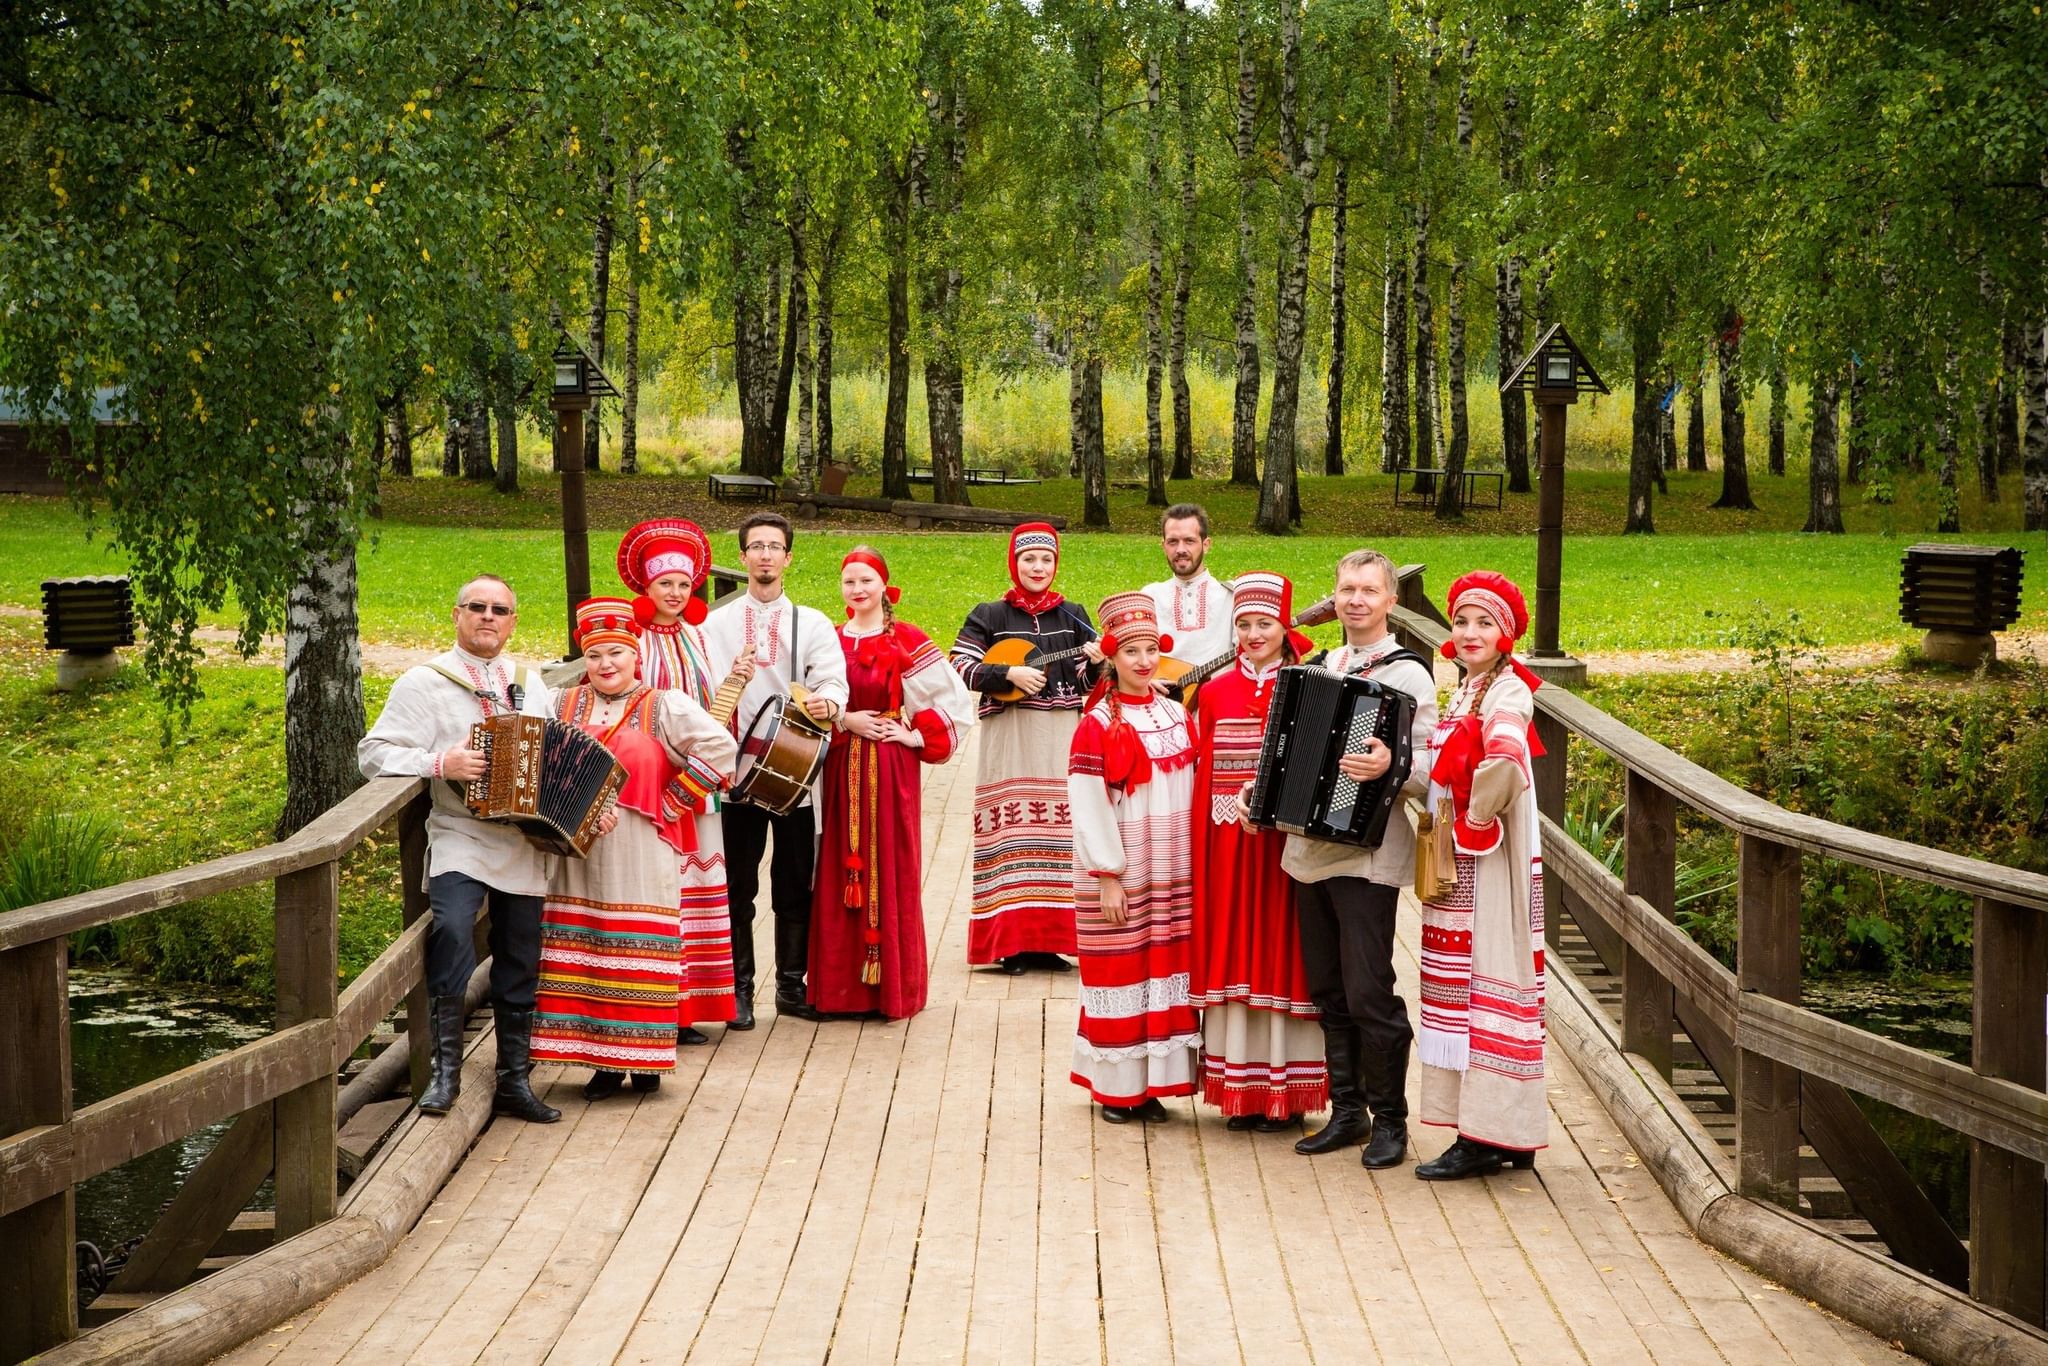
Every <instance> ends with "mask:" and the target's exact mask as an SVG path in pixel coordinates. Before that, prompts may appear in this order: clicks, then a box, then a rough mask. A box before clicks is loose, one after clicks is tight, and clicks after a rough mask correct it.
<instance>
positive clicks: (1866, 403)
mask: <svg viewBox="0 0 2048 1366" xmlns="http://www.w3.org/2000/svg"><path fill="white" fill-rule="evenodd" d="M1869 467H1870V382H1869V381H1868V380H1867V379H1866V378H1865V377H1864V367H1863V365H1861V364H1860V363H1859V364H1856V365H1855V368H1853V369H1852V370H1851V371H1850V372H1849V472H1848V479H1849V482H1850V483H1852V484H1860V483H1862V482H1863V476H1864V474H1865V473H1866V472H1867V471H1868V469H1869Z"/></svg>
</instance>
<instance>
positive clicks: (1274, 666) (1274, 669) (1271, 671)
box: [1237, 655, 1287, 688]
mask: <svg viewBox="0 0 2048 1366" xmlns="http://www.w3.org/2000/svg"><path fill="white" fill-rule="evenodd" d="M1286 666H1287V660H1286V658H1285V657H1282V658H1279V659H1275V660H1274V661H1273V662H1272V663H1271V664H1268V665H1267V666H1266V667H1265V668H1263V669H1260V668H1254V667H1253V665H1252V662H1251V661H1250V660H1249V659H1246V658H1245V657H1244V656H1243V655H1239V656H1238V657H1237V671H1238V672H1239V673H1241V674H1243V675H1244V676H1245V677H1246V678H1249V679H1250V680H1251V681H1252V682H1253V683H1255V684H1257V685H1258V686H1259V687H1262V688H1263V687H1266V686H1267V685H1269V684H1270V683H1272V681H1273V680H1274V679H1276V678H1278V677H1279V676H1280V670H1281V669H1283V668H1285V667H1286Z"/></svg>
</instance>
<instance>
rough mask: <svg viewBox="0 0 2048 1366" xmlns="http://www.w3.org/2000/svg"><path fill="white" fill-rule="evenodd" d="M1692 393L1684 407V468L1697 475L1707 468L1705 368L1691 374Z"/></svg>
mask: <svg viewBox="0 0 2048 1366" xmlns="http://www.w3.org/2000/svg"><path fill="white" fill-rule="evenodd" d="M1691 389H1692V393H1691V394H1690V395H1689V396H1688V401H1687V403H1686V405H1685V467H1686V468H1687V469H1688V470H1691V471H1692V472H1693V473H1695V474H1698V473H1700V472H1702V471H1704V470H1705V469H1706V468H1707V368H1706V366H1704V365H1702V366H1701V367H1700V368H1699V369H1698V370H1695V371H1694V372H1693V377H1692V385H1691Z"/></svg>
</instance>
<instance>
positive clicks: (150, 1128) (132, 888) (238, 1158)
mask: <svg viewBox="0 0 2048 1366" xmlns="http://www.w3.org/2000/svg"><path fill="white" fill-rule="evenodd" d="M426 806H427V797H426V786H425V780H423V779H416V778H415V779H404V778H384V779H379V780H376V781H374V782H371V783H369V784H367V785H366V786H364V787H363V788H361V789H360V790H358V791H357V792H356V793H355V794H354V795H353V796H351V797H349V798H348V799H347V800H346V801H344V802H342V803H340V804H339V805H337V806H336V807H334V809H332V810H331V811H328V812H327V813H326V814H325V815H323V816H321V817H320V818H319V819H318V820H316V821H314V822H313V823H312V824H311V825H309V826H307V827H306V828H305V829H304V830H301V831H300V832H299V833H298V834H296V835H294V836H292V837H291V838H290V839H287V840H283V841H281V842H279V843H276V844H270V845H265V846H264V847H263V848H260V849H252V850H250V851H249V852H247V853H242V854H232V855H229V856H228V857H226V858H219V859H214V860H213V861H212V862H209V863H202V864H198V865H196V866H194V867H189V868H181V869H178V870H176V871H174V872H169V873H161V874H158V875H156V876H154V877H147V878H140V879H137V880H135V881H133V882H125V883H122V884H120V885H119V886H116V887H108V888H105V889H102V890H100V891H96V892H86V893H82V894H80V895H78V896H72V897H66V898H64V899H63V900H60V901H49V902H44V903H43V904H41V905H39V906H30V907H25V908H23V909H20V910H16V911H11V912H8V913H6V914H4V915H0V1250H4V1251H0V1361H8V1362H11V1361H18V1360H20V1359H22V1358H23V1357H26V1356H29V1355H32V1354H34V1353H36V1352H39V1351H42V1350H45V1349H47V1348H49V1347H51V1346H53V1345H55V1344H57V1343H59V1342H62V1341H64V1340H66V1339H68V1338H71V1337H73V1336H75V1335H76V1333H77V1331H78V1315H77V1289H76V1284H75V1277H76V1271H75V1254H74V1252H73V1237H74V1235H73V1188H74V1187H75V1186H76V1185H77V1184H78V1183H79V1182H81V1181H84V1180H86V1179H88V1178H90V1177H93V1176H97V1175H99V1174H100V1173H101V1172H104V1171H107V1170H109V1169H111V1168H113V1167H116V1166H119V1165H120V1164H121V1163H123V1162H126V1161H128V1160H129V1159H130V1158H133V1157H136V1156H138V1155H139V1154H142V1153H145V1152H148V1151H150V1150H151V1149H154V1148H158V1147H161V1146H162V1145H164V1144H166V1143H170V1142H173V1141H175V1140H177V1139H180V1138H183V1137H185V1136H186V1135H188V1134H191V1133H194V1132H196V1131H198V1130H200V1129H203V1128H205V1127H207V1126H208V1125H212V1124H217V1123H220V1122H221V1121H223V1120H228V1119H236V1117H237V1116H239V1117H240V1118H239V1120H238V1121H237V1123H236V1125H235V1127H234V1128H233V1129H232V1130H230V1131H229V1134H228V1135H227V1137H226V1138H225V1139H224V1140H223V1141H222V1143H221V1144H219V1145H217V1147H216V1151H215V1153H214V1154H213V1156H211V1157H209V1158H208V1160H207V1161H206V1162H205V1163H203V1164H202V1165H201V1168H200V1170H198V1171H196V1172H194V1173H193V1174H192V1176H191V1177H190V1178H188V1180H187V1181H186V1183H185V1189H184V1191H182V1192H181V1193H180V1195H179V1198H178V1200H177V1201H175V1202H174V1203H173V1205H172V1207H171V1209H170V1211H169V1212H168V1213H167V1214H166V1215H165V1217H164V1220H163V1221H162V1222H160V1223H159V1225H158V1226H157V1228H156V1229H154V1230H152V1232H151V1233H150V1235H149V1237H148V1238H147V1239H146V1240H145V1241H144V1243H143V1246H142V1248H141V1249H140V1250H139V1252H138V1255H148V1256H150V1257H151V1258H152V1259H153V1264H154V1266H155V1267H156V1270H157V1271H158V1272H159V1273H161V1272H163V1271H164V1270H165V1269H166V1267H167V1260H166V1259H167V1258H168V1259H169V1260H172V1261H176V1260H178V1258H179V1254H177V1253H175V1252H173V1253H166V1252H164V1251H163V1249H166V1248H174V1249H182V1250H183V1254H182V1256H183V1260H182V1262H181V1263H180V1264H181V1266H182V1274H189V1272H190V1270H191V1269H192V1267H194V1266H196V1265H197V1263H198V1260H199V1258H200V1257H203V1256H204V1255H205V1249H206V1248H207V1247H209V1246H210V1245H211V1244H212V1242H213V1240H214V1238H215V1237H216V1236H217V1235H218V1234H219V1233H220V1232H221V1231H222V1230H223V1229H225V1228H226V1226H227V1224H228V1222H229V1221H231V1220H232V1219H233V1217H234V1215H235V1213H236V1211H238V1210H240V1209H241V1208H242V1207H243V1206H244V1205H245V1204H246V1203H247V1202H248V1200H249V1198H250V1197H251V1196H252V1195H254V1193H255V1190H256V1187H257V1186H258V1185H260V1184H261V1182H262V1180H263V1178H264V1176H266V1175H268V1174H270V1173H271V1172H272V1171H273V1170H274V1172H275V1175H276V1193H277V1232H276V1236H277V1238H279V1239H284V1238H288V1237H290V1236H292V1235H293V1234H295V1233H299V1232H302V1231H304V1230H305V1229H308V1228H311V1227H312V1226H314V1225H315V1224H318V1223H321V1222H323V1221H324V1220H327V1219H330V1218H332V1217H333V1215H334V1210H335V1196H336V1178H335V1095H336V1087H335V1077H336V1074H337V1073H338V1072H339V1071H340V1069H341V1068H342V1065H343V1064H344V1063H345V1062H346V1061H347V1060H348V1058H349V1055H350V1054H352V1053H354V1052H355V1050H356V1048H357V1047H358V1046H359V1045H360V1044H361V1043H362V1042H363V1040H364V1039H365V1038H367V1037H368V1036H369V1034H370V1032H371V1031H372V1030H373V1029H375V1028H376V1026H377V1023H378V1021H380V1020H382V1019H383V1018H384V1017H385V1016H386V1015H388V1014H389V1013H390V1012H391V1011H392V1010H393V1009H394V1008H395V1007H396V1006H397V1005H398V1003H399V1002H401V1001H404V1002H406V1003H407V1027H408V1031H409V1033H410V1035H411V1038H412V1040H413V1041H414V1043H415V1044H416V1045H419V1046H416V1047H414V1048H413V1050H412V1055H413V1060H414V1069H415V1070H414V1073H413V1077H414V1081H415V1085H417V1084H418V1083H419V1081H420V1080H421V1073H420V1070H419V1069H420V1068H421V1066H422V1065H423V1064H424V1063H425V1061H426V1054H427V1049H426V1048H425V1047H424V1040H425V1039H426V1037H427V1023H426V1021H427V1002H426V988H425V982H424V970H425V963H426V933H427V925H428V914H427V905H426V897H425V893H424V892H423V891H422V890H421V886H422V875H423V873H424V871H425V867H426V824H425V822H426ZM394 819H396V821H397V823H398V827H399V861H400V866H401V870H402V871H401V878H402V881H403V884H404V897H405V915H404V920H405V928H404V930H403V932H402V933H401V934H400V935H399V937H398V938H397V939H396V940H395V941H393V943H392V944H391V946H390V947H389V948H387V949H386V950H385V951H384V952H383V953H382V954H380V955H378V957H377V960H376V961H375V962H374V963H372V964H371V965H370V967H369V968H368V969H366V970H365V971H364V972H363V973H362V975H360V976H359V977H357V978H356V980H355V981H354V982H352V983H350V984H349V987H348V989H347V990H346V991H337V990H336V984H337V978H338V971H337V954H338V946H337V941H336V924H337V920H338V917H339V914H340V908H341V894H340V864H341V860H342V859H343V858H344V857H345V856H346V855H347V854H349V853H350V852H351V851H352V850H354V849H356V848H357V847H358V846H360V845H361V844H362V843H363V842H364V840H365V839H367V838H368V837H369V836H370V835H371V834H373V833H374V832H376V831H377V830H379V829H380V828H382V827H383V826H385V825H387V824H389V823H391V822H392V821H393V820H394ZM263 882H271V883H274V884H275V888H276V902H275V906H276V934H277V1025H276V1028H275V1030H274V1031H273V1032H271V1033H270V1034H268V1035H266V1036H265V1037H264V1038H261V1039H258V1040H256V1041H254V1042H252V1043H248V1044H244V1045H243V1046H241V1047H239V1048H236V1049H234V1050H232V1051H230V1052H227V1053H222V1054H219V1055H218V1056H215V1057H212V1058H208V1059H206V1060H205V1061H203V1062H199V1063H195V1064H193V1065H192V1066H190V1067H187V1068H184V1069H183V1070H181V1071H178V1072H173V1073H172V1074H170V1075H169V1076H165V1077H159V1078H157V1079H155V1080H153V1081H148V1082H144V1083H143V1084H142V1085H140V1086H135V1087H131V1088H130V1089H128V1090H126V1091H123V1092H121V1093H120V1094H118V1095H114V1096H109V1097H107V1098H106V1099H105V1100H102V1101H98V1102H96V1103H94V1104H92V1105H88V1106H86V1107H84V1108H83V1109H80V1110H78V1111H76V1112H75V1113H74V1112H73V1110H72V1104H71V1094H72V1079H71V1044H70V1007H69V1002H68V985H67V980H66V979H67V976H68V971H69V963H68V954H67V952H66V937H67V936H69V935H70V934H72V933H74V932H76V931H78V930H85V929H91V928H93V927H94V926H97V925H109V924H112V923H114V922H115V921H119V920H126V919H130V918H132V917H135V916H141V915H148V914H150V913H151V912H154V911H160V910H165V909H167V908H169V907H172V906H178V905H182V904H184V903H186V902H189V901H196V900H198V899H200V898H202V897H208V896H213V895H216V894H218V893H221V892H227V891H233V890H235V889H237V888H241V887H250V886H255V885H257V884H259V883H263ZM265 1157H268V1158H269V1159H270V1160H269V1161H265V1160H263V1159H264V1158H265ZM182 1274H180V1275H179V1276H178V1277H177V1279H179V1280H182Z"/></svg>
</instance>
